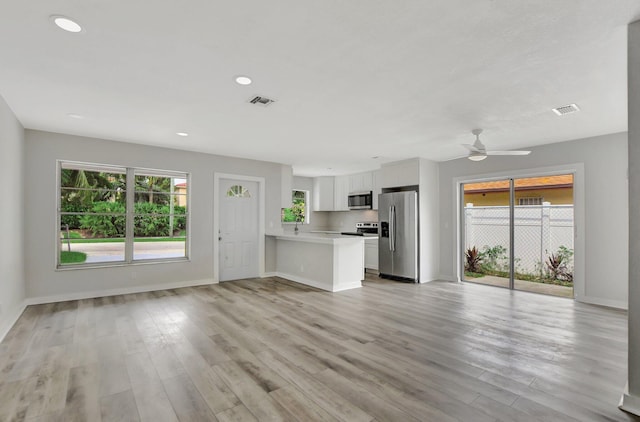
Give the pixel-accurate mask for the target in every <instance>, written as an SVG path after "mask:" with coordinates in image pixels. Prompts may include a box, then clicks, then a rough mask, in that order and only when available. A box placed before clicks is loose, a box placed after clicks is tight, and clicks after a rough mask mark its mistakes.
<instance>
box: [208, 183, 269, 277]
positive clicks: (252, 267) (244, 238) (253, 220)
mask: <svg viewBox="0 0 640 422" xmlns="http://www.w3.org/2000/svg"><path fill="white" fill-rule="evenodd" d="M258 194H259V190H258V182H251V181H246V180H233V179H220V190H219V192H218V199H219V201H220V202H219V204H220V230H219V234H218V241H219V251H220V260H219V263H220V273H219V275H220V281H226V280H238V279H241V278H251V277H258V275H259V270H258V237H259V230H258V206H259V198H258Z"/></svg>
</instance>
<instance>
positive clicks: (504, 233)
mask: <svg viewBox="0 0 640 422" xmlns="http://www.w3.org/2000/svg"><path fill="white" fill-rule="evenodd" d="M510 192H511V180H509V179H503V180H493V181H489V182H478V183H465V184H464V185H463V186H462V199H463V201H462V204H463V210H462V212H463V230H462V231H463V237H464V242H462V243H463V245H464V251H463V252H464V253H463V257H464V277H463V280H465V281H472V282H474V283H480V284H489V285H492V286H500V287H507V288H511V274H510V271H511V270H510V264H509V263H510V262H511V259H510V257H511V253H510V252H511V229H510V213H511V211H510V208H511V194H510Z"/></svg>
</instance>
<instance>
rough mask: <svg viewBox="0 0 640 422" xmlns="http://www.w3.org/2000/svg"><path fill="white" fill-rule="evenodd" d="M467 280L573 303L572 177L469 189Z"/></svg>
mask: <svg viewBox="0 0 640 422" xmlns="http://www.w3.org/2000/svg"><path fill="white" fill-rule="evenodd" d="M460 195H461V200H462V218H461V225H462V230H461V232H462V240H463V241H462V245H463V249H464V250H463V251H462V257H463V262H462V265H461V266H462V267H463V278H462V279H463V280H464V281H470V282H474V283H481V284H488V285H494V286H500V287H507V288H510V289H516V290H524V291H530V292H536V293H543V294H550V295H554V296H564V297H573V239H574V237H573V228H574V217H573V213H574V210H573V175H572V174H562V175H553V176H539V177H527V178H511V179H502V180H493V181H486V182H473V183H464V184H463V185H462V187H461V192H460Z"/></svg>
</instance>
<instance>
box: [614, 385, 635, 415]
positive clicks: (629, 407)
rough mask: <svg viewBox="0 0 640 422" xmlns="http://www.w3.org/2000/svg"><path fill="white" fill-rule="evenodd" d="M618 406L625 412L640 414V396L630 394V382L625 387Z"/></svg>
mask: <svg viewBox="0 0 640 422" xmlns="http://www.w3.org/2000/svg"><path fill="white" fill-rule="evenodd" d="M618 407H619V408H620V409H622V410H624V411H625V412H629V413H631V414H633V415H637V416H640V397H638V396H632V395H630V394H629V383H627V385H626V387H625V388H624V394H622V398H621V399H620V404H619V405H618Z"/></svg>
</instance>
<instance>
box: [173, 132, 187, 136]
mask: <svg viewBox="0 0 640 422" xmlns="http://www.w3.org/2000/svg"><path fill="white" fill-rule="evenodd" d="M176 135H178V136H189V134H188V133H187V132H176Z"/></svg>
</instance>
